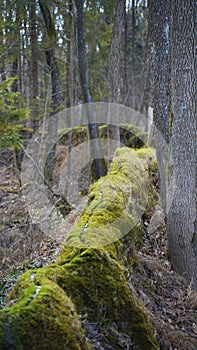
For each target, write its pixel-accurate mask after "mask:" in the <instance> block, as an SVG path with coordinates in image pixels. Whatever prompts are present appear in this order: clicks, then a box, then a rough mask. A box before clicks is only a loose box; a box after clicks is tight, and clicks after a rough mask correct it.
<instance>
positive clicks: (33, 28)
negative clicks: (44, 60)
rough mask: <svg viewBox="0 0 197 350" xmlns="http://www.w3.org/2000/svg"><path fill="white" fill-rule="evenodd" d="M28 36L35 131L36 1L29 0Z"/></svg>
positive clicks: (36, 88)
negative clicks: (29, 41) (29, 30)
mask: <svg viewBox="0 0 197 350" xmlns="http://www.w3.org/2000/svg"><path fill="white" fill-rule="evenodd" d="M30 21H31V22H30V28H31V32H30V37H31V59H32V62H31V69H32V95H31V98H32V99H33V106H32V116H33V130H34V131H35V130H36V128H37V126H38V120H37V121H36V117H37V116H38V108H37V97H38V52H37V23H36V22H37V21H36V1H35V0H31V2H30Z"/></svg>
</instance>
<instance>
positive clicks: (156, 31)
mask: <svg viewBox="0 0 197 350" xmlns="http://www.w3.org/2000/svg"><path fill="white" fill-rule="evenodd" d="M170 30H171V1H170V0H166V1H161V0H158V1H154V0H149V35H150V39H151V40H150V52H151V95H152V101H151V105H152V107H153V108H154V124H155V126H156V135H155V141H156V152H157V161H158V166H159V180H160V191H161V197H162V203H163V208H164V212H165V213H166V162H167V154H168V149H167V144H168V142H169V119H170V110H171V53H170V50H171V45H170V42H171V38H170ZM158 131H159V132H158Z"/></svg>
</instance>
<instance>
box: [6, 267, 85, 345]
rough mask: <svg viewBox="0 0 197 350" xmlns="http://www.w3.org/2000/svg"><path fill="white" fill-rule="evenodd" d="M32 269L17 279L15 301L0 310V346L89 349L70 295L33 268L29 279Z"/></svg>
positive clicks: (14, 292)
mask: <svg viewBox="0 0 197 350" xmlns="http://www.w3.org/2000/svg"><path fill="white" fill-rule="evenodd" d="M32 273H33V272H29V273H28V274H29V279H28V274H25V275H23V277H22V278H21V279H20V280H19V282H18V283H17V285H16V287H15V289H14V291H13V295H15V296H17V297H18V299H17V302H16V303H15V304H14V305H13V306H11V307H10V308H8V309H5V311H4V312H3V311H2V312H1V313H0V329H1V334H0V336H1V338H0V340H1V341H0V349H1V350H5V349H16V350H18V349H20V350H23V349H24V350H26V349H30V350H31V349H32V350H46V349H48V350H49V349H53V350H61V349H62V350H63V349H65V348H67V349H69V350H81V349H83V350H88V349H90V347H89V346H88V344H87V342H86V340H85V336H84V333H83V330H82V327H81V324H80V322H79V319H78V316H77V314H76V311H75V307H74V305H73V303H72V301H71V300H70V298H69V297H68V296H67V295H66V294H65V292H64V291H63V290H62V289H61V288H60V287H59V286H58V285H57V284H56V283H54V282H52V281H51V280H48V279H47V278H46V277H43V276H40V275H39V274H38V276H37V273H36V271H35V277H34V281H32V280H31V279H30V278H31V276H32ZM30 274H31V275H30ZM32 284H33V285H34V288H33V289H32V290H31V291H30V287H31V286H32Z"/></svg>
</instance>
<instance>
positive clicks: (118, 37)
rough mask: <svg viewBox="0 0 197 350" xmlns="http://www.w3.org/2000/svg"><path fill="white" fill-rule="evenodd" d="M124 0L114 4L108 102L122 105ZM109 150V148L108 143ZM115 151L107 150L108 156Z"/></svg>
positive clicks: (115, 129) (114, 131)
mask: <svg viewBox="0 0 197 350" xmlns="http://www.w3.org/2000/svg"><path fill="white" fill-rule="evenodd" d="M125 38H126V0H123V1H118V0H116V2H115V13H114V23H113V36H112V44H111V57H110V102H113V103H123V101H124V99H125V96H126V93H127V78H126V62H125V60H126V45H125V42H126V40H125ZM116 122H117V121H114V124H115V125H113V126H111V130H110V132H111V137H112V139H114V140H116V143H117V146H118V144H119V143H120V131H119V125H116ZM109 148H112V145H111V147H110V142H109ZM114 152H115V149H109V155H110V154H113V153H114Z"/></svg>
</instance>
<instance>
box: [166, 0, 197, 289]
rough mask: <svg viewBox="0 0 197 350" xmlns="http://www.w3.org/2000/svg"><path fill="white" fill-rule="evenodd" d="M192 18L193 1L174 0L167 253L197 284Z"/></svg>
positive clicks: (193, 34) (181, 270)
mask: <svg viewBox="0 0 197 350" xmlns="http://www.w3.org/2000/svg"><path fill="white" fill-rule="evenodd" d="M195 21H196V2H195V1H193V0H187V1H178V0H175V1H173V6H172V113H171V135H170V137H171V140H170V159H169V165H168V176H169V180H170V181H171V186H172V189H173V190H174V195H173V198H172V205H171V208H170V211H169V214H168V232H169V253H170V257H171V260H172V264H173V267H174V268H175V270H176V271H178V272H179V273H180V274H181V275H183V276H184V277H185V278H186V279H187V280H188V281H189V282H192V283H193V284H194V286H195V287H196V288H197V237H196V234H197V232H196V140H197V137H196V136H197V134H196V113H195V112H196V111H195V93H196V91H195V75H196V71H195ZM172 179H174V180H173V181H174V183H172Z"/></svg>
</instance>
